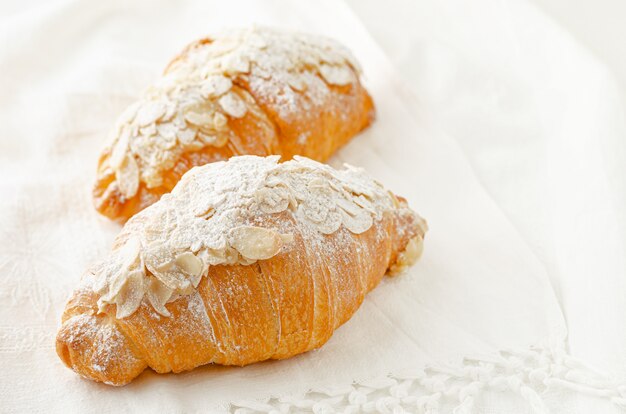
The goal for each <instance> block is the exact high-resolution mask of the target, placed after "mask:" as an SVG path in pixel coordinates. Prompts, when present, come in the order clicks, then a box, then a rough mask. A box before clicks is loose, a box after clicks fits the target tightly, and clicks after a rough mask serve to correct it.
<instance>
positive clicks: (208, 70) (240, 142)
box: [93, 28, 374, 221]
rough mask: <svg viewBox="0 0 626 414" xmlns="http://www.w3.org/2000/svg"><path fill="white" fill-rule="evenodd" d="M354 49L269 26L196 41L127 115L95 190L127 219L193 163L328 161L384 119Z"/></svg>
mask: <svg viewBox="0 0 626 414" xmlns="http://www.w3.org/2000/svg"><path fill="white" fill-rule="evenodd" d="M359 74H360V69H359V66H358V63H357V62H356V61H355V60H354V58H353V57H352V55H351V54H350V52H349V51H348V50H347V49H345V48H344V47H343V46H341V45H340V44H338V43H337V42H335V41H332V40H330V39H326V38H323V37H319V36H311V35H305V34H298V33H288V32H280V31H275V30H271V29H266V28H252V29H247V30H232V31H227V32H224V33H222V34H219V35H217V36H215V37H211V38H206V39H202V40H199V41H196V42H194V43H192V44H190V45H189V46H187V48H185V50H184V51H183V52H182V53H181V54H180V55H179V56H178V57H176V58H175V59H174V60H173V61H172V62H171V63H170V64H169V65H168V66H167V68H166V69H165V72H164V74H163V76H162V77H161V78H160V79H159V80H158V81H157V82H156V83H155V84H154V85H153V86H151V87H149V88H148V89H147V90H146V91H145V92H144V94H143V96H142V97H141V99H140V100H139V101H137V102H136V103H134V104H133V105H131V106H130V107H129V108H128V109H127V110H126V111H125V112H124V113H123V114H122V115H121V116H120V117H119V119H118V121H117V123H116V126H115V128H114V129H113V131H112V135H111V137H110V140H109V144H108V145H107V146H106V148H105V149H104V150H103V152H102V154H101V156H100V159H99V162H98V169H97V177H96V183H95V186H94V190H93V198H94V205H95V207H96V209H97V210H98V211H99V212H100V213H102V214H104V215H106V216H108V217H110V218H112V219H117V220H120V221H125V220H127V219H128V218H130V217H131V216H132V215H134V214H135V213H137V212H139V211H141V210H142V209H143V208H145V207H147V206H148V205H150V204H152V203H154V202H155V201H157V200H158V199H159V197H161V195H163V194H165V193H168V192H170V191H171V190H172V188H173V187H174V186H175V185H176V183H177V182H178V180H179V179H180V177H181V176H182V175H183V174H184V173H185V172H186V171H187V170H189V169H190V168H191V167H194V166H197V165H203V164H206V163H209V162H214V161H220V160H225V159H228V158H229V157H231V156H234V155H246V154H249V155H260V156H265V155H274V154H276V155H282V158H283V159H290V158H291V157H293V156H294V155H302V156H306V157H309V158H312V159H315V160H318V161H325V160H326V159H327V158H328V157H330V156H331V155H332V154H333V153H334V152H335V151H336V150H337V149H338V148H339V147H341V146H342V145H343V144H345V143H346V142H347V141H348V140H349V139H350V138H351V137H352V136H354V135H355V134H356V133H358V132H359V131H361V130H362V129H363V128H365V127H367V126H368V125H369V123H370V122H371V121H372V119H373V116H374V107H373V103H372V99H371V98H370V96H369V95H368V93H367V91H366V90H365V89H364V88H363V86H362V85H361V83H360V81H359Z"/></svg>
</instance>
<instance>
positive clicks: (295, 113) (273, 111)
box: [93, 31, 374, 222]
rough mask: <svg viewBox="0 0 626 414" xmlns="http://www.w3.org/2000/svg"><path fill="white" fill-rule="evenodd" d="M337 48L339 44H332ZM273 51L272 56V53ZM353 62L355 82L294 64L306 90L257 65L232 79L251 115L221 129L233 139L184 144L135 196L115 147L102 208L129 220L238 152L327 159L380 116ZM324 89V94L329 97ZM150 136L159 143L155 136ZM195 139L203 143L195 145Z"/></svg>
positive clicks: (104, 168) (181, 61) (103, 175)
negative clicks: (196, 170)
mask: <svg viewBox="0 0 626 414" xmlns="http://www.w3.org/2000/svg"><path fill="white" fill-rule="evenodd" d="M261 33H263V31H261ZM282 36H285V35H284V34H282ZM294 36H295V35H294ZM316 40H317V39H314V38H312V39H309V38H308V37H307V41H310V42H312V44H314V45H315V41H316ZM211 43H212V40H211V39H203V40H200V41H197V42H194V43H192V44H191V45H189V46H188V47H187V48H186V49H185V50H184V51H183V52H182V53H181V54H180V55H179V56H177V57H176V58H175V59H174V60H172V62H171V63H170V64H169V65H168V67H167V69H166V71H165V74H166V75H167V74H168V73H169V72H170V70H171V71H174V70H175V69H176V68H177V67H179V66H184V65H186V64H188V63H187V60H189V59H190V54H193V53H195V52H196V51H197V50H198V49H199V48H203V47H208V46H209V45H211ZM323 45H324V46H323V47H322V46H320V47H321V48H322V49H323V48H324V47H325V48H328V47H330V46H327V45H326V43H323ZM332 46H333V47H339V46H338V45H334V44H333V45H332ZM323 50H325V49H323ZM283 52H284V51H283ZM267 53H272V50H269V51H268V52H267ZM277 53H278V52H277ZM339 55H340V54H339ZM349 62H350V60H349V58H346V62H344V63H340V64H338V65H340V66H339V67H341V68H342V69H343V70H344V71H347V72H348V73H349V74H350V79H351V81H350V82H343V81H342V82H338V83H341V84H334V83H331V82H329V81H328V80H326V79H327V78H328V79H331V80H332V79H333V78H332V77H329V76H327V77H326V78H325V77H324V76H322V73H320V68H319V67H317V66H316V65H312V64H305V63H298V62H296V63H297V64H298V66H297V70H296V69H293V68H291V69H290V70H291V71H292V72H293V71H294V70H296V71H297V72H298V71H299V72H298V74H306V75H307V76H308V77H306V82H304V81H302V82H304V83H305V85H304V86H305V87H304V88H303V89H304V90H302V91H301V90H298V89H294V87H293V86H290V85H288V84H287V83H286V82H287V81H286V80H285V79H287V80H289V79H291V78H282V77H280V76H274V77H270V78H269V79H265V78H264V77H262V76H265V77H266V75H263V74H261V75H259V74H257V73H256V72H255V71H254V67H255V66H254V63H251V67H252V68H251V69H250V71H249V72H242V73H238V74H234V75H228V77H229V79H230V80H231V81H232V87H231V89H230V92H229V94H230V93H232V94H234V95H236V96H237V97H238V98H240V100H241V101H243V102H245V105H246V107H247V111H246V112H245V115H243V116H241V117H239V116H237V117H235V116H227V117H226V118H227V123H226V126H225V127H224V128H225V129H224V130H222V131H220V134H221V135H219V136H220V138H219V139H220V140H227V142H226V144H224V145H223V144H222V143H221V142H222V141H220V143H219V144H217V145H213V144H212V145H208V144H200V145H196V144H194V145H192V146H188V147H184V148H183V145H182V144H181V143H180V142H178V143H177V144H176V146H177V148H178V152H177V153H175V154H174V155H171V156H170V158H168V161H167V162H166V161H163V163H162V164H163V165H169V164H167V163H171V166H169V168H164V169H163V171H162V172H161V173H160V174H159V177H158V179H159V180H160V181H161V182H160V183H158V182H157V183H156V184H155V183H154V182H146V181H144V180H140V181H139V184H138V189H137V190H136V192H133V190H126V193H125V191H124V188H123V187H124V186H123V185H120V183H119V182H118V181H119V180H118V177H119V172H116V171H115V168H112V167H111V165H109V160H110V157H111V152H112V149H111V148H107V149H105V150H104V152H103V154H102V156H101V157H100V160H99V164H98V174H97V179H96V183H95V186H94V190H93V199H94V205H95V207H96V209H97V210H98V211H99V212H100V213H102V214H103V215H105V216H107V217H109V218H111V219H115V220H119V221H122V222H124V221H126V220H128V218H130V217H131V216H133V215H134V214H136V213H137V212H139V211H141V210H142V209H144V208H145V207H147V206H149V205H150V204H153V203H154V202H156V201H157V200H158V199H159V198H160V197H161V195H163V194H165V193H167V192H170V191H171V190H172V188H173V187H174V185H175V184H176V183H177V182H178V180H179V179H180V177H181V176H182V174H184V173H185V172H186V171H187V170H189V169H190V168H191V167H193V166H198V165H203V164H206V163H209V162H214V161H220V160H225V159H228V158H229V157H231V156H233V155H244V154H250V155H260V156H266V155H281V156H282V158H283V160H287V159H291V158H292V157H293V156H294V155H303V156H306V157H309V158H312V159H314V160H318V161H326V160H327V159H328V158H329V157H330V156H331V155H332V154H333V153H334V152H335V151H337V149H339V148H340V147H341V146H343V145H344V144H346V143H347V142H348V141H349V140H350V138H352V137H353V136H354V135H355V134H357V133H358V132H360V131H361V130H363V129H364V128H366V127H367V126H368V125H369V124H370V123H371V122H372V120H373V116H374V105H373V101H372V99H371V97H370V96H369V94H368V93H367V91H366V90H365V88H364V87H363V86H362V85H361V83H360V82H359V74H358V70H357V69H356V68H355V67H353V65H352V64H351V63H349ZM322 65H325V64H323V63H322ZM294 76H295V75H294ZM268 85H269V86H268ZM283 90H286V91H288V92H289V94H288V95H289V102H288V103H289V106H290V110H289V112H288V113H286V111H285V106H286V103H285V102H284V101H285V97H284V96H285V94H284V93H283V92H284V91H283ZM320 90H323V93H321V92H320ZM207 102H208V101H207ZM210 108H213V107H210ZM210 108H209V107H207V109H206V110H207V111H209V110H211V111H212V110H213V109H210ZM140 130H141V129H139V130H137V129H135V130H134V132H133V134H141V132H140ZM138 131H139V132H138ZM120 134H121V133H120ZM133 137H134V135H133V136H131V140H132V139H134V138H133ZM116 139H117V140H118V141H119V139H118V138H116ZM150 139H152V140H159V139H161V138H160V137H159V135H158V133H157V135H156V136H155V135H152V136H151V138H150ZM115 142H117V141H114V144H115ZM197 142H199V141H198V140H196V143H197ZM202 145H204V146H202ZM221 145H223V146H221ZM112 147H113V145H112ZM130 147H131V148H132V147H133V145H132V144H131V146H130ZM199 147H200V148H199ZM129 156H131V157H132V158H134V159H135V160H136V162H135V161H133V164H138V165H139V176H140V177H141V176H142V172H143V171H142V168H145V167H142V162H143V161H142V159H141V157H139V156H138V155H137V154H132V153H129ZM133 174H134V173H133ZM152 181H154V179H153V180H152ZM129 191H130V192H129ZM125 194H126V195H125ZM128 194H133V195H132V196H129V195H128Z"/></svg>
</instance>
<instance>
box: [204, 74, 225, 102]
mask: <svg viewBox="0 0 626 414" xmlns="http://www.w3.org/2000/svg"><path fill="white" fill-rule="evenodd" d="M232 86H233V82H232V81H231V80H230V78H228V77H226V76H222V75H211V76H208V77H207V78H206V80H205V81H204V82H202V84H201V85H200V90H201V91H202V96H204V97H205V98H217V97H218V96H222V95H223V94H225V93H226V92H228V91H229V90H230V88H231V87H232Z"/></svg>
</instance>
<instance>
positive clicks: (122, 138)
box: [109, 127, 130, 169]
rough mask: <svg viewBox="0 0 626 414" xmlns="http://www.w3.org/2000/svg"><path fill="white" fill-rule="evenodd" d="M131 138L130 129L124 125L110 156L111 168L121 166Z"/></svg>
mask: <svg viewBox="0 0 626 414" xmlns="http://www.w3.org/2000/svg"><path fill="white" fill-rule="evenodd" d="M129 139H130V130H129V129H128V128H127V127H122V130H121V132H120V135H119V139H118V140H117V142H116V143H115V146H114V147H113V150H112V151H111V156H110V157H109V165H110V166H111V168H113V169H116V168H119V167H120V166H121V165H122V163H123V162H124V157H125V156H126V153H127V152H128V142H129Z"/></svg>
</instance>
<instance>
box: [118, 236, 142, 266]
mask: <svg viewBox="0 0 626 414" xmlns="http://www.w3.org/2000/svg"><path fill="white" fill-rule="evenodd" d="M140 251H141V242H140V241H139V238H137V237H135V236H131V237H129V238H128V240H126V243H124V245H123V246H122V247H121V248H120V249H119V250H118V254H119V255H120V260H121V263H122V269H123V270H128V269H131V268H133V267H135V266H136V265H137V264H138V263H139V253H140Z"/></svg>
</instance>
